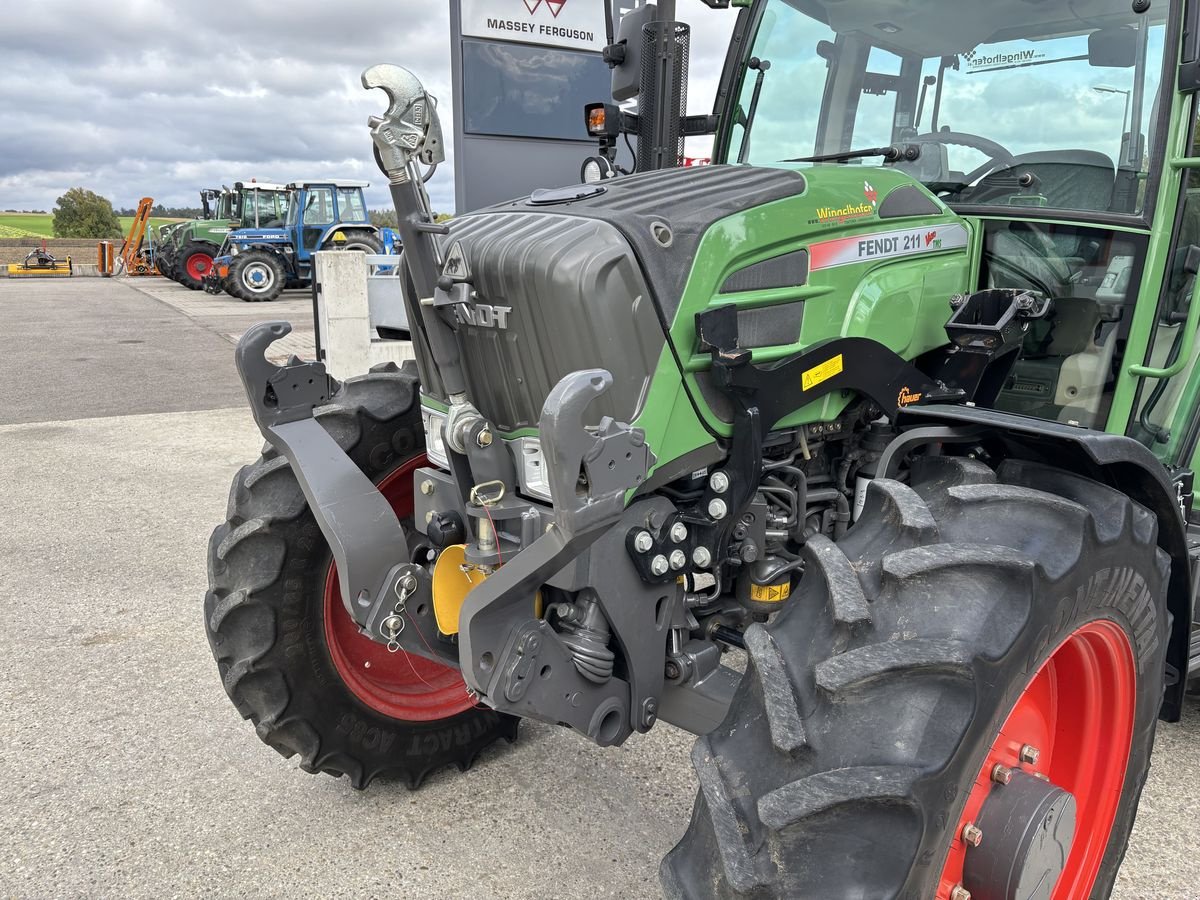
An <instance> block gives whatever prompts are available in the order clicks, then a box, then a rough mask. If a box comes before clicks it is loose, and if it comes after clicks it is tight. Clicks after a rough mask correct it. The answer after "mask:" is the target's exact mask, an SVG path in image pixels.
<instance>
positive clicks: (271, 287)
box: [226, 250, 287, 303]
mask: <svg viewBox="0 0 1200 900" xmlns="http://www.w3.org/2000/svg"><path fill="white" fill-rule="evenodd" d="M286 281H287V273H286V272H285V271H284V268H283V261H282V260H280V259H279V256H278V254H275V253H271V252H270V251H267V250H243V251H242V252H241V253H239V254H238V255H237V256H235V257H234V258H233V260H232V261H231V262H230V263H229V275H228V277H227V278H226V290H228V291H229V293H230V294H232V295H233V296H234V297H237V298H238V299H239V300H244V301H246V302H247V303H258V302H270V301H271V300H274V299H275V298H276V297H278V296H279V295H280V294H282V293H283V288H284V284H285V283H286Z"/></svg>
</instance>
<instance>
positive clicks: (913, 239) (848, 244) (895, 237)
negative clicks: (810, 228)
mask: <svg viewBox="0 0 1200 900" xmlns="http://www.w3.org/2000/svg"><path fill="white" fill-rule="evenodd" d="M966 246H967V229H966V226H964V225H934V226H933V227H931V228H906V229H904V230H903V231H881V232H878V233H876V234H862V235H858V236H856V237H848V238H838V239H837V240H834V241H822V242H821V243H819V244H813V245H812V246H811V247H809V248H808V252H809V257H810V266H809V267H810V270H811V271H814V272H815V271H817V270H819V269H833V268H836V267H837V266H849V265H853V264H854V263H861V262H872V261H873V260H877V259H898V258H900V257H903V256H919V255H920V254H923V253H938V252H940V251H942V250H960V249H962V248H963V247H966Z"/></svg>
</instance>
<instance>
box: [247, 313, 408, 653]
mask: <svg viewBox="0 0 1200 900" xmlns="http://www.w3.org/2000/svg"><path fill="white" fill-rule="evenodd" d="M291 330H292V326H291V325H290V324H289V323H287V322H263V323H260V324H258V325H255V326H254V327H253V328H251V329H250V330H249V331H247V332H246V333H245V334H244V335H242V339H241V340H240V341H238V345H237V350H236V351H235V353H234V357H235V359H236V361H237V368H238V374H239V375H240V376H241V379H242V384H243V386H244V387H245V388H246V396H247V397H248V398H249V400H250V410H251V412H252V413H253V414H254V421H255V422H256V423H257V424H258V429H259V431H261V432H262V435H263V437H264V438H266V439H267V442H268V443H270V444H271V445H272V446H274V447H275V449H277V450H278V451H279V452H280V453H282V454H283V455H284V456H285V457H286V458H287V461H288V462H289V463H290V464H291V466H292V471H293V472H294V473H295V475H296V480H297V481H299V482H300V488H301V490H303V491H304V496H305V498H306V499H307V500H308V505H309V508H310V509H311V510H312V513H313V516H314V517H315V518H316V520H317V524H318V525H319V526H320V528H321V533H322V534H324V535H325V540H326V541H328V542H329V546H330V549H332V551H333V558H334V560H335V561H336V562H337V569H338V581H339V584H340V586H341V589H342V599H343V601H344V602H345V604H346V609H347V611H348V612H349V613H350V616H351V618H353V619H354V621H355V622H356V623H357V624H358V626H359V627H360V628H361V629H363V631H365V632H367V633H368V634H370V635H371V636H372V637H374V638H375V639H376V640H379V639H380V637H381V636H382V637H383V638H385V639H386V638H387V635H386V634H384V633H383V631H382V630H381V624H382V622H383V620H384V619H386V618H387V616H388V615H389V613H390V606H391V602H394V600H395V597H394V596H392V595H393V594H396V595H397V596H398V595H399V593H402V592H403V591H402V589H401V590H400V591H398V590H397V586H398V584H399V582H400V581H401V580H402V579H403V578H405V577H407V576H408V575H409V572H408V569H409V568H411V567H409V566H408V565H407V564H408V562H409V551H408V542H407V540H406V539H405V537H404V530H403V529H402V528H401V527H400V521H399V520H398V519H397V518H396V514H395V513H394V512H393V511H392V508H391V506H390V504H389V503H388V502H387V500H386V499H385V498H384V496H383V495H382V494H381V493H379V491H378V490H377V489H376V487H375V485H374V484H372V483H371V481H370V479H368V478H367V476H366V475H364V474H363V473H362V470H361V469H359V467H358V466H357V465H355V464H354V461H353V460H351V459H350V457H348V456H347V455H346V453H345V451H343V450H342V448H341V447H340V446H338V443H337V441H335V440H334V439H333V438H332V437H331V436H330V434H329V432H328V431H326V430H325V429H324V428H323V427H322V426H321V424H320V423H319V422H318V421H317V420H316V419H314V418H313V410H314V409H316V407H318V406H321V405H323V404H325V403H328V402H329V400H330V397H331V396H332V395H333V393H334V391H335V390H336V388H337V387H338V384H337V382H336V381H335V380H334V379H333V378H331V377H330V376H329V375H328V374H327V373H326V371H325V364H324V363H320V362H303V361H301V360H300V359H299V358H298V357H295V356H293V357H292V358H291V359H289V360H288V362H287V364H286V365H283V366H277V365H275V364H274V363H272V362H270V361H268V360H267V358H266V351H267V348H268V347H270V345H271V344H273V343H274V342H275V341H277V340H279V339H280V338H282V337H284V336H285V335H287V334H288V333H289V332H291Z"/></svg>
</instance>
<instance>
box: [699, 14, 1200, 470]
mask: <svg viewBox="0 0 1200 900" xmlns="http://www.w3.org/2000/svg"><path fill="white" fill-rule="evenodd" d="M1180 17H1181V12H1180V10H1179V5H1178V4H1168V3H1163V2H1155V3H1150V2H1134V3H1132V4H1131V3H1130V2H1129V0H1089V2H1085V3H1079V2H1072V0H1051V2H1045V3H1038V4H1030V3H1027V2H1024V0H996V2H992V3H988V4H986V6H985V5H975V4H972V5H971V6H970V8H966V7H964V6H963V5H962V4H960V3H950V2H948V0H947V2H941V3H938V2H934V3H923V4H920V5H898V6H895V7H892V6H887V7H881V6H880V5H879V4H878V3H872V2H858V0H851V2H819V0H757V2H755V3H754V4H753V5H752V6H751V7H750V8H748V9H746V10H743V12H742V13H741V15H740V17H739V21H738V24H737V26H736V28H737V31H738V33H739V37H740V39H741V41H740V43H739V42H738V41H735V42H734V44H733V46H734V47H735V48H736V47H739V46H740V47H743V48H744V52H743V53H741V54H740V55H739V54H736V53H735V54H734V55H733V58H732V59H731V60H730V63H729V65H728V66H727V71H726V72H725V75H724V79H723V83H722V96H724V97H727V98H728V104H729V106H730V108H729V109H728V110H727V111H725V113H726V114H724V115H721V116H720V117H719V120H720V122H721V125H720V128H719V130H718V133H717V136H716V139H715V140H716V147H715V151H716V152H715V154H714V156H715V158H716V159H717V160H718V161H728V162H734V163H744V164H751V165H756V166H787V167H792V168H797V169H801V170H803V171H807V172H812V173H813V177H814V178H820V177H821V175H820V171H819V170H821V169H825V168H828V167H837V168H838V169H841V170H845V171H854V172H858V173H860V174H861V187H862V190H861V192H857V193H855V194H853V195H849V194H848V195H847V196H846V197H845V198H843V199H844V202H843V203H837V202H835V203H831V204H830V208H829V209H827V210H825V212H826V213H827V215H826V216H825V217H823V218H822V217H820V216H819V217H818V218H821V219H822V221H821V222H818V223H817V224H818V226H819V227H841V228H846V227H847V226H850V230H851V231H852V232H853V233H855V234H862V235H863V236H864V237H866V238H869V237H870V235H871V233H873V232H880V231H886V230H888V227H887V225H886V221H885V220H886V219H887V218H889V217H893V216H896V217H902V216H906V215H914V214H919V213H920V211H921V209H922V208H923V207H924V206H926V205H929V199H928V198H929V197H930V196H932V197H933V198H936V200H935V202H936V203H937V204H938V205H940V204H945V205H946V206H948V207H949V208H950V209H951V210H953V211H954V212H956V213H957V214H958V215H960V216H961V217H962V218H963V219H964V221H965V223H966V225H967V227H968V230H969V233H970V241H971V252H972V257H973V266H972V271H971V273H970V280H969V282H968V283H967V284H964V285H963V286H962V287H963V289H964V290H976V289H982V288H1021V289H1027V290H1031V291H1035V292H1037V293H1038V294H1041V295H1044V296H1045V297H1048V298H1050V299H1051V300H1052V304H1053V305H1052V312H1051V314H1050V315H1049V316H1047V318H1046V319H1045V320H1043V321H1041V322H1039V323H1038V324H1037V325H1036V326H1035V327H1034V328H1032V329H1031V331H1030V333H1029V334H1028V335H1027V336H1026V338H1025V341H1024V345H1023V347H1022V354H1021V359H1020V361H1019V362H1018V363H1017V364H1016V366H1015V367H1014V370H1013V372H1012V373H1011V376H1010V377H1009V379H1008V381H1007V382H1006V384H1005V385H1004V387H1003V389H1002V390H1001V392H1000V394H999V397H998V399H997V400H996V401H995V406H996V407H997V408H999V409H1002V410H1006V411H1010V412H1016V413H1021V414H1025V415H1030V416H1036V417H1038V418H1042V419H1048V420H1053V421H1057V422H1062V423H1070V424H1072V425H1079V426H1083V427H1086V428H1096V429H1107V430H1109V431H1115V432H1120V433H1128V434H1130V435H1132V436H1134V437H1136V438H1137V439H1138V440H1139V441H1141V442H1142V443H1144V444H1145V445H1146V446H1148V447H1149V448H1150V449H1152V450H1153V451H1154V452H1155V453H1156V454H1157V455H1158V456H1159V457H1160V458H1161V459H1163V460H1164V461H1167V462H1169V463H1175V464H1179V465H1186V464H1188V463H1189V462H1190V460H1191V455H1192V453H1193V452H1194V449H1195V445H1196V424H1197V423H1196V416H1195V407H1196V402H1195V401H1196V395H1197V392H1198V389H1200V384H1197V376H1196V374H1195V365H1194V363H1195V350H1194V346H1195V341H1194V339H1193V338H1194V336H1195V326H1196V316H1195V315H1194V314H1192V315H1189V312H1190V311H1192V310H1193V309H1194V306H1193V303H1192V297H1193V293H1194V290H1195V283H1196V278H1195V276H1196V272H1197V269H1198V267H1200V209H1198V208H1197V203H1198V200H1197V196H1196V191H1195V188H1196V187H1197V185H1196V184H1195V183H1194V182H1195V176H1194V175H1193V174H1192V172H1193V171H1194V169H1193V167H1192V163H1194V162H1196V160H1194V159H1192V158H1191V157H1192V155H1193V154H1192V151H1191V147H1192V143H1193V137H1194V133H1195V120H1196V114H1195V110H1194V109H1193V94H1192V93H1191V89H1192V88H1194V87H1195V85H1194V84H1192V83H1190V81H1189V79H1190V80H1191V81H1194V75H1191V74H1189V73H1190V72H1191V71H1193V70H1194V63H1193V64H1188V63H1187V62H1186V60H1187V59H1188V58H1189V54H1190V55H1191V56H1193V57H1194V55H1195V54H1194V52H1193V51H1194V48H1193V50H1192V51H1190V50H1188V49H1186V48H1185V55H1184V60H1185V65H1184V67H1183V69H1180V67H1179V65H1178V62H1177V60H1176V56H1175V53H1174V50H1173V48H1174V47H1176V46H1177V45H1178V43H1179V41H1180V32H1181V28H1182V22H1181V20H1180ZM1193 34H1194V29H1193ZM1194 42H1195V39H1194V36H1193V37H1192V38H1191V39H1190V43H1194ZM764 62H765V63H769V65H766V66H764V65H763V63H764ZM1189 65H1190V68H1189ZM1177 70H1179V81H1180V84H1179V88H1180V90H1179V91H1176V90H1175V87H1176V82H1177ZM797 85H806V86H808V87H807V89H806V90H803V91H798V90H796V86H797ZM719 112H720V110H719ZM883 172H899V173H903V174H905V175H907V176H909V178H911V179H912V181H913V182H915V183H919V184H920V185H921V186H922V187H923V188H924V190H913V189H912V188H897V189H893V190H891V191H890V192H889V193H888V194H887V195H886V196H883V195H881V194H880V193H879V192H877V191H876V190H875V189H874V188H873V186H872V183H873V182H876V181H878V180H879V177H881V174H882V173H883ZM856 220H857V221H856ZM868 318H869V317H868ZM864 321H865V320H864Z"/></svg>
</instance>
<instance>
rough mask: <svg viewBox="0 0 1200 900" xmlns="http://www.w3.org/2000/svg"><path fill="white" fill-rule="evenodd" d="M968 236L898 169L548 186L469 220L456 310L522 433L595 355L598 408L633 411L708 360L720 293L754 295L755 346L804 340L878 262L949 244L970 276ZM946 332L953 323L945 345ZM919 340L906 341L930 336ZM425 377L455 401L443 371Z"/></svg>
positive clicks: (475, 355) (750, 336)
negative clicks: (709, 327)
mask: <svg viewBox="0 0 1200 900" xmlns="http://www.w3.org/2000/svg"><path fill="white" fill-rule="evenodd" d="M968 237H969V235H968V230H967V226H966V224H965V223H963V222H962V220H960V219H958V218H957V217H956V216H954V214H953V213H951V212H950V211H949V210H948V209H947V208H946V207H945V206H944V205H942V204H941V203H939V202H938V201H937V200H936V199H934V198H933V197H932V196H931V195H930V194H929V193H928V192H927V191H926V190H925V189H924V188H923V187H921V186H920V185H918V184H917V183H915V182H914V181H913V180H912V179H911V178H909V177H908V176H906V175H904V174H903V173H901V172H898V171H896V170H892V169H880V168H874V167H872V168H868V167H863V166H845V165H836V166H835V165H825V166H817V167H814V168H810V169H807V170H805V171H803V172H800V171H794V170H789V169H782V168H751V167H746V166H709V167H702V168H690V169H673V170H666V171H661V172H651V173H647V174H645V175H635V176H631V177H627V178H620V179H615V180H613V181H609V182H605V183H603V184H599V185H578V186H575V187H571V188H566V189H558V190H554V191H543V192H535V194H534V195H533V196H532V197H530V198H525V199H522V200H518V201H514V202H511V203H506V204H502V205H499V206H495V207H490V208H488V209H484V210H480V211H478V212H475V213H471V214H468V215H465V216H461V217H459V218H458V219H456V220H455V221H454V222H453V223H452V224H451V230H450V234H449V235H448V236H447V237H445V238H444V239H443V252H444V254H446V255H447V257H455V256H458V257H461V258H462V259H463V260H465V264H466V269H467V270H468V271H469V273H470V279H471V282H472V284H473V288H474V294H473V296H474V301H473V305H471V306H463V307H459V308H457V310H456V318H457V320H458V333H459V338H460V341H461V343H462V347H463V358H464V360H465V365H466V369H467V374H468V379H469V384H470V390H471V396H472V400H473V402H474V403H475V404H476V405H477V406H478V408H479V409H480V411H481V412H482V413H483V414H484V415H486V416H487V417H488V418H489V419H490V420H491V421H492V422H493V423H494V424H495V425H496V426H497V427H498V428H499V429H500V430H502V431H504V432H508V433H512V432H515V431H520V430H523V429H532V428H536V426H537V422H538V419H539V417H540V415H541V410H542V405H543V403H544V401H545V398H546V396H547V395H548V394H549V392H550V390H551V389H552V388H553V387H554V385H555V384H556V383H557V382H558V381H559V379H561V378H562V377H563V376H565V375H567V374H569V373H570V372H573V371H577V370H580V369H587V368H604V369H607V370H609V371H610V372H611V373H612V374H613V376H614V384H613V387H612V389H611V390H610V391H609V392H608V394H606V395H605V396H603V397H601V398H600V399H599V400H597V401H596V403H595V404H594V408H593V412H594V414H595V415H596V417H597V418H598V417H599V416H601V415H610V416H613V417H615V418H617V419H619V420H622V421H627V422H628V421H633V420H634V419H635V418H636V416H637V414H638V412H639V411H640V410H641V408H642V406H643V404H644V402H645V400H646V398H647V394H648V392H649V389H650V383H651V380H652V378H653V377H654V376H655V374H656V372H658V371H661V366H662V365H663V364H664V362H671V360H670V357H671V356H673V357H674V362H673V363H672V365H673V366H674V367H675V368H676V370H677V371H678V368H679V366H680V365H683V366H684V367H685V368H689V369H692V370H693V371H694V367H691V366H688V364H687V361H688V359H689V358H691V357H693V356H694V355H695V354H697V352H698V350H697V347H696V346H695V334H694V321H695V315H696V313H698V312H701V311H703V309H704V308H707V307H708V306H710V305H721V304H725V303H734V304H736V305H737V306H738V307H739V309H740V313H739V327H740V330H741V334H742V338H743V346H746V347H786V346H794V347H795V349H797V350H798V349H801V348H802V345H803V343H805V342H806V336H805V335H803V334H802V331H803V330H807V323H806V322H805V319H806V316H805V306H806V305H807V304H809V303H815V304H817V305H818V306H819V307H821V311H820V315H818V316H816V317H815V319H814V322H815V323H816V325H817V327H816V328H815V329H814V332H813V336H814V338H817V339H824V338H826V337H832V336H836V334H825V333H823V332H826V331H829V330H830V327H835V328H837V327H841V325H842V323H843V322H844V321H846V320H847V318H848V317H847V315H846V313H847V308H848V306H851V305H852V304H853V301H854V299H855V297H856V295H857V294H858V293H859V288H860V283H861V282H862V281H863V279H864V277H870V273H871V272H873V271H876V270H880V271H882V270H886V269H887V268H888V267H889V266H891V265H893V264H904V263H909V264H911V263H913V262H914V261H915V260H918V259H922V258H924V257H926V256H930V255H933V254H941V255H943V256H954V257H955V258H956V260H957V263H956V265H955V271H956V272H957V273H958V274H959V275H961V276H962V277H961V278H958V279H955V281H956V283H957V282H958V281H962V282H965V273H966V270H967V268H968V267H967V265H966V262H965V260H966V255H967V251H966V248H967V245H968V243H969V241H968ZM911 268H912V267H911V265H910V269H911ZM914 277H916V279H917V280H916V285H915V288H914V286H913V284H912V283H911V278H909V279H907V280H906V279H899V280H894V282H893V287H894V288H895V289H897V290H900V291H902V292H905V293H910V292H911V291H912V290H916V291H918V292H919V291H920V289H921V282H920V276H919V275H917V276H914ZM815 284H822V285H827V286H828V290H827V291H814V290H812V287H813V285H815ZM962 286H963V287H965V283H964V284H963V285H962ZM960 289H961V288H960ZM789 292H790V293H791V294H794V295H795V302H787V301H788V300H789ZM814 295H815V296H814ZM822 295H824V296H822ZM872 296H873V297H874V294H872ZM818 297H819V299H818ZM948 299H949V298H948V295H947V296H941V297H940V298H939V301H940V303H941V310H942V311H943V313H942V314H940V323H939V324H942V323H944V322H945V320H946V318H947V316H948V314H949V307H948V306H947V305H946V301H947V300H948ZM916 302H917V299H916V298H914V297H906V298H905V299H904V300H903V302H902V304H901V306H902V309H903V311H902V312H901V313H900V315H902V316H905V317H908V318H909V319H911V318H913V316H914V314H915V313H916V310H915V308H913V304H914V303H916ZM821 323H825V325H822V324H821ZM861 324H862V325H863V326H864V327H865V325H866V324H867V323H866V322H863V323H861ZM802 325H803V328H802ZM909 331H910V333H911V331H912V322H910V323H909ZM855 333H859V332H855ZM668 341H670V346H668ZM944 342H945V334H944V332H941V333H940V334H939V335H937V336H936V338H935V343H934V345H935V346H936V345H937V344H940V343H944ZM918 343H919V344H922V346H919V347H911V348H909V347H894V348H893V349H897V350H898V352H899V351H900V350H906V349H912V350H913V352H912V353H911V354H906V355H910V356H911V355H916V352H923V351H924V350H927V349H931V347H930V346H925V345H927V344H929V343H930V341H929V340H924V341H919V342H918ZM678 377H679V376H678V375H677V376H676V378H677V379H678ZM704 387H705V386H704V385H701V389H702V391H703V392H704V393H708V392H707V391H706V390H704ZM425 390H426V392H427V393H428V394H430V395H431V396H432V397H433V398H434V399H437V400H441V399H443V398H442V393H443V392H442V390H441V386H440V384H438V383H437V379H436V378H433V379H429V378H426V385H425Z"/></svg>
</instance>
